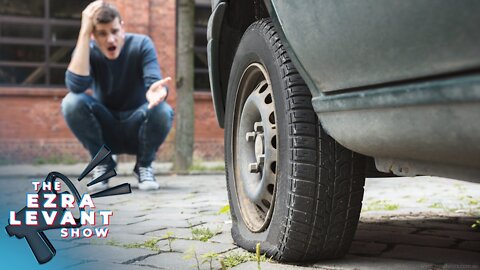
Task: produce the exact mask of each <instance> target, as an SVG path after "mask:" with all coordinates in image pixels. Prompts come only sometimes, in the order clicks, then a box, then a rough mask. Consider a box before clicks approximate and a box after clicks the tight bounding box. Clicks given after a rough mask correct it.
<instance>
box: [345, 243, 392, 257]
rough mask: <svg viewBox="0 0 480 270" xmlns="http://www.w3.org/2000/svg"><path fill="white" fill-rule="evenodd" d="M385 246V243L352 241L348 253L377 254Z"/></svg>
mask: <svg viewBox="0 0 480 270" xmlns="http://www.w3.org/2000/svg"><path fill="white" fill-rule="evenodd" d="M386 248H387V245H386V244H379V243H371V242H361V241H353V242H352V245H351V246H350V249H349V250H348V253H349V254H356V255H369V256H378V255H380V254H381V253H382V252H383V251H384V250H385V249H386Z"/></svg>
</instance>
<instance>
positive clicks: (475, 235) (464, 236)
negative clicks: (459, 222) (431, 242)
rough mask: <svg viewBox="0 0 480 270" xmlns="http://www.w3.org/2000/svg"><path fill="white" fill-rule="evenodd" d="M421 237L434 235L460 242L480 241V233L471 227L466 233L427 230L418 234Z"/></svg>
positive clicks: (466, 229)
mask: <svg viewBox="0 0 480 270" xmlns="http://www.w3.org/2000/svg"><path fill="white" fill-rule="evenodd" d="M418 234H419V235H434V236H439V237H450V238H455V239H460V240H469V241H480V232H475V231H473V229H471V228H470V227H469V226H465V230H464V231H451V230H425V231H421V232H419V233H418Z"/></svg>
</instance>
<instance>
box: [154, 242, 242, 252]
mask: <svg viewBox="0 0 480 270" xmlns="http://www.w3.org/2000/svg"><path fill="white" fill-rule="evenodd" d="M157 246H158V247H159V248H160V249H161V250H163V251H168V250H169V246H168V242H167V241H160V242H158V243H157ZM234 248H237V246H235V245H233V244H226V243H212V242H202V241H198V240H183V239H177V240H175V241H173V242H172V250H173V251H174V252H181V253H184V252H186V251H188V250H189V249H194V250H195V251H196V252H197V254H199V255H202V254H205V253H208V252H214V253H223V252H226V251H229V250H232V249H234Z"/></svg>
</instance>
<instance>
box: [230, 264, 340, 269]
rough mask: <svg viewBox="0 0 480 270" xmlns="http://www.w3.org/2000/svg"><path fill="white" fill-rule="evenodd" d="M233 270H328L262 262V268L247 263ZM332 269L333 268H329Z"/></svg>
mask: <svg viewBox="0 0 480 270" xmlns="http://www.w3.org/2000/svg"><path fill="white" fill-rule="evenodd" d="M231 269H232V270H252V269H262V270H277V269H278V270H309V269H317V270H319V269H320V270H321V269H326V268H322V267H315V268H314V267H303V266H296V265H287V264H279V263H267V262H261V263H260V268H258V263H257V262H246V263H242V264H239V265H237V266H235V267H233V268H231ZM329 269H331V268H329Z"/></svg>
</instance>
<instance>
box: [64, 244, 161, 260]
mask: <svg viewBox="0 0 480 270" xmlns="http://www.w3.org/2000/svg"><path fill="white" fill-rule="evenodd" d="M67 251H68V253H67V252H66V253H64V254H65V255H62V256H66V257H68V258H71V259H72V260H75V261H82V260H85V259H88V261H98V262H110V263H124V262H128V261H133V260H135V259H137V258H142V257H144V256H147V255H151V254H155V253H157V252H154V251H152V250H148V249H140V248H122V247H116V246H103V245H82V246H80V247H78V248H75V249H70V250H67Z"/></svg>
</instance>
